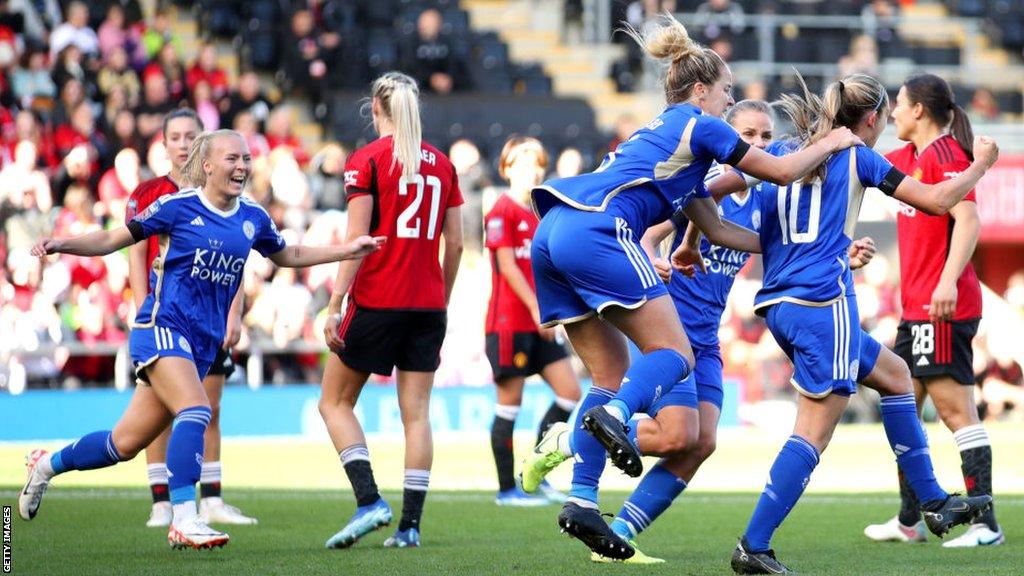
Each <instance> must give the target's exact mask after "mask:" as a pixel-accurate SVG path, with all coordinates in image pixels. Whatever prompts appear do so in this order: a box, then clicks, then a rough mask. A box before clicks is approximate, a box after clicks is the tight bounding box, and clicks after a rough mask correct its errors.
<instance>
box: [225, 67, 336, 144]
mask: <svg viewBox="0 0 1024 576" xmlns="http://www.w3.org/2000/svg"><path fill="white" fill-rule="evenodd" d="M338 68H344V66H338ZM273 107H274V105H273V103H272V102H271V101H270V99H269V98H267V96H266V94H264V93H263V91H262V90H261V89H260V77H259V76H258V75H257V74H256V72H254V71H252V70H249V71H247V72H243V73H242V75H241V76H240V77H239V78H238V87H237V88H235V89H233V90H231V92H230V95H228V96H227V97H225V98H223V99H222V100H221V101H220V111H221V120H223V122H224V125H225V126H233V125H234V124H235V116H237V115H238V114H239V113H241V112H243V111H245V112H249V113H250V114H251V115H252V116H253V117H254V118H255V120H256V122H257V126H258V129H259V130H263V128H264V124H265V123H266V121H267V118H268V117H270V110H271V108H273ZM236 130H237V128H236ZM254 153H255V152H254Z"/></svg>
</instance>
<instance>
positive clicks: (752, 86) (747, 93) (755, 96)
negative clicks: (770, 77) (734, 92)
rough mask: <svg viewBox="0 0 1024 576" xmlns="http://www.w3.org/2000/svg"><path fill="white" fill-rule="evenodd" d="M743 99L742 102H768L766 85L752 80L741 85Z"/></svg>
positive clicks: (762, 81)
mask: <svg viewBox="0 0 1024 576" xmlns="http://www.w3.org/2000/svg"><path fill="white" fill-rule="evenodd" d="M743 99H744V100H763V101H765V102H767V101H768V85H767V84H765V83H764V80H754V81H752V82H747V83H746V84H744V85H743Z"/></svg>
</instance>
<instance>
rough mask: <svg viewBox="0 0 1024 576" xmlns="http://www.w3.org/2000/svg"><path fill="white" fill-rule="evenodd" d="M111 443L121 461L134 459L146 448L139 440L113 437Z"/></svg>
mask: <svg viewBox="0 0 1024 576" xmlns="http://www.w3.org/2000/svg"><path fill="white" fill-rule="evenodd" d="M112 441H113V444H114V449H115V450H117V453H118V454H119V455H120V456H121V460H122V461H125V460H131V459H132V458H135V456H137V455H138V454H139V452H142V450H143V449H144V448H145V447H146V444H145V443H143V442H142V441H141V439H140V438H130V437H118V436H117V435H115V436H114V437H113V438H112Z"/></svg>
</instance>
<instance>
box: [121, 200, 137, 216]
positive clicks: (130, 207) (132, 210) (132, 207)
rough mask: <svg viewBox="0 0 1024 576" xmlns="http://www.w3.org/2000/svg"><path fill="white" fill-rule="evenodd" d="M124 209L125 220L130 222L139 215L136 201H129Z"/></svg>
mask: <svg viewBox="0 0 1024 576" xmlns="http://www.w3.org/2000/svg"><path fill="white" fill-rule="evenodd" d="M124 209H125V213H126V215H127V216H128V218H127V219H128V220H131V219H132V218H135V217H136V216H138V214H139V203H138V201H137V200H135V199H134V198H132V199H131V200H128V204H126V205H125V207H124Z"/></svg>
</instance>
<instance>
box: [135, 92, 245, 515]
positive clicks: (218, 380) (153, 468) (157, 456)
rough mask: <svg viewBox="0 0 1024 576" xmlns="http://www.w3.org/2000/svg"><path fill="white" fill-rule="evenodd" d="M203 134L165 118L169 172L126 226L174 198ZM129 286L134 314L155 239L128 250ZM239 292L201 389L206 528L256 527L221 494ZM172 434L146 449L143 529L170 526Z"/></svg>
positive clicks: (150, 183) (149, 187) (197, 123)
mask: <svg viewBox="0 0 1024 576" xmlns="http://www.w3.org/2000/svg"><path fill="white" fill-rule="evenodd" d="M202 131H203V124H202V121H201V120H199V117H198V116H196V113H195V112H194V111H193V110H191V109H188V108H179V109H178V110H175V111H173V112H171V113H170V114H168V115H167V116H165V117H164V122H163V137H164V147H165V148H167V155H168V157H169V158H170V160H171V172H170V173H169V174H167V175H165V176H159V177H157V178H153V179H151V180H146V181H145V182H142V183H140V184H139V185H138V187H136V188H135V191H134V192H132V195H131V197H130V198H129V199H128V204H127V207H126V209H125V222H128V221H129V220H131V219H132V218H134V217H135V216H136V215H137V214H142V213H143V212H145V210H146V209H147V208H148V207H149V205H150V204H152V203H153V202H156V201H157V200H158V199H159V198H160V197H161V196H165V195H167V194H174V193H175V192H177V191H178V190H179V189H180V186H179V184H182V183H183V179H182V174H181V168H182V166H184V164H185V160H186V159H187V158H188V151H189V147H190V146H191V145H192V141H193V140H195V138H196V136H198V135H199V133H200V132H202ZM128 254H129V258H128V282H129V284H130V286H131V289H132V298H133V300H134V301H135V309H136V310H138V309H139V308H141V306H142V302H143V300H145V298H146V295H147V294H148V293H149V273H150V270H152V269H153V261H154V260H155V259H156V257H157V256H158V255H159V254H160V245H159V239H158V238H157V236H156V235H154V236H151V237H150V238H149V240H147V241H146V242H139V243H137V244H134V245H132V246H131V247H130V248H129V249H128ZM241 295H242V291H241V290H239V291H238V294H237V295H236V296H235V300H234V302H233V303H232V306H231V311H230V313H229V314H228V325H227V331H226V332H225V338H224V345H223V346H222V348H221V349H220V351H219V352H218V354H217V358H216V359H215V360H214V362H213V366H211V367H210V371H209V372H208V373H207V375H206V378H204V379H203V387H204V388H205V389H206V395H207V397H208V398H209V399H210V407H211V410H212V416H211V419H210V424H209V426H207V428H206V434H205V436H204V439H205V458H206V459H205V461H204V462H203V467H202V473H201V478H200V496H201V500H200V503H199V512H200V515H201V516H202V518H203V519H204V521H205V522H206V523H220V524H255V523H256V519H255V518H250V517H248V516H245V515H243V514H242V513H241V512H240V511H239V510H238V508H235V507H234V506H230V505H228V504H225V503H224V500H223V499H221V495H220V481H221V464H220V398H221V395H222V393H223V391H224V380H225V379H226V378H227V377H228V376H230V375H231V373H232V372H234V370H235V366H234V364H233V363H232V362H231V355H230V353H229V350H230V348H231V347H232V346H234V345H235V344H237V343H238V338H239V335H240V334H241V326H242V308H241ZM170 436H171V429H170V428H169V427H168V428H167V429H166V430H164V431H163V432H162V433H161V434H160V436H159V437H157V439H156V440H154V441H153V442H152V443H151V444H150V445H149V447H148V448H146V469H147V470H146V471H147V474H148V476H149V487H150V493H151V494H152V497H153V508H152V510H151V511H150V514H149V520H148V521H147V522H146V526H149V527H163V526H167V525H169V524H170V523H171V501H170V492H169V491H168V488H167V484H168V481H169V478H168V475H167V443H168V441H169V440H170Z"/></svg>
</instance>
